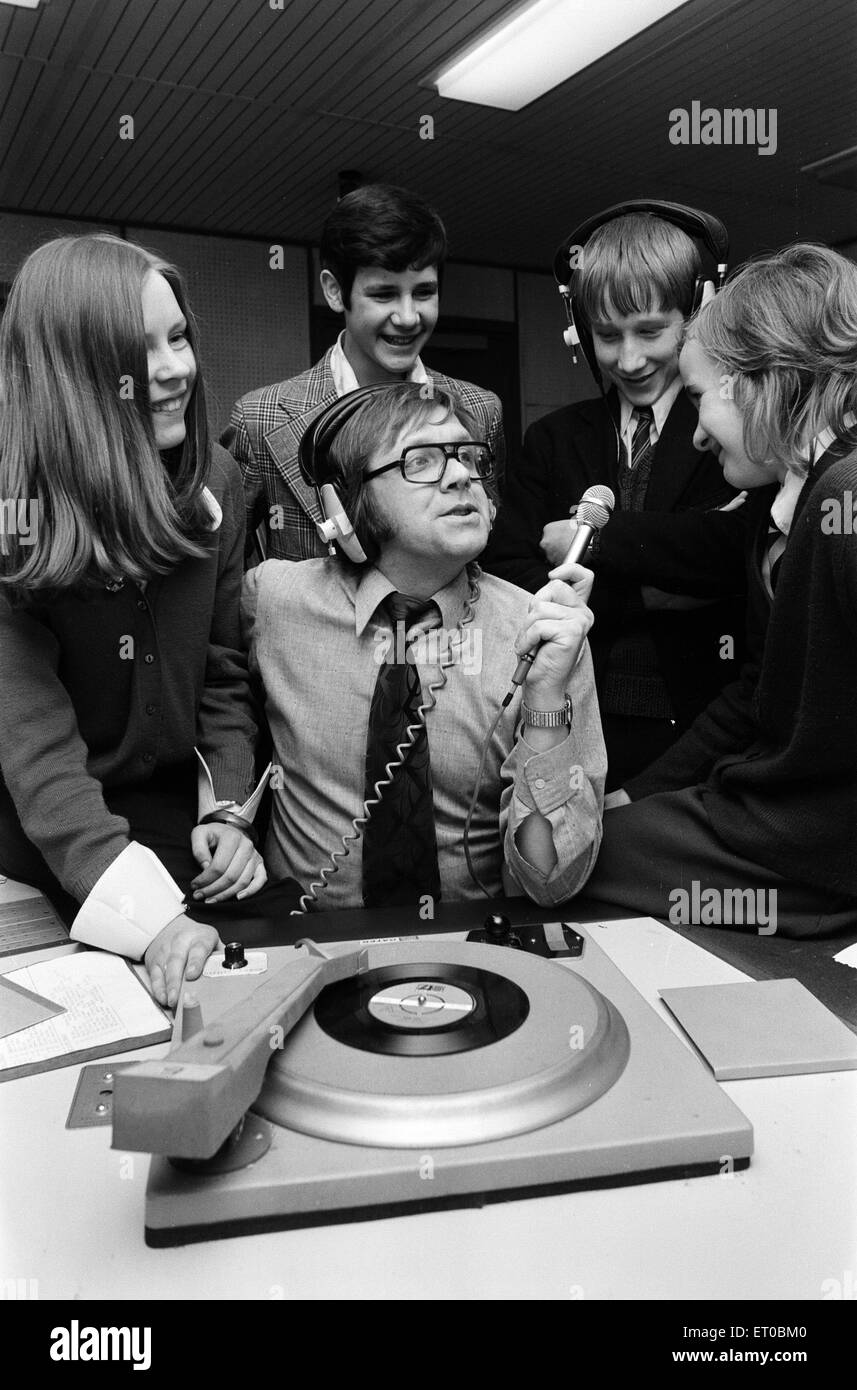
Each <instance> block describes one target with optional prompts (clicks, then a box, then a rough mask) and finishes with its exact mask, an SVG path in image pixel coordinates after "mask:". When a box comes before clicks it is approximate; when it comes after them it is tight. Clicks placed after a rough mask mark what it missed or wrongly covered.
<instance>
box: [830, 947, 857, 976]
mask: <svg viewBox="0 0 857 1390" xmlns="http://www.w3.org/2000/svg"><path fill="white" fill-rule="evenodd" d="M833 959H834V960H838V961H839V964H840V965H850V966H851V969H852V970H857V941H855V942H853V943H852V945H850V946H846V947H845V950H844V951H840V952H839V953H838V954H837V955H835V956H834V957H833Z"/></svg>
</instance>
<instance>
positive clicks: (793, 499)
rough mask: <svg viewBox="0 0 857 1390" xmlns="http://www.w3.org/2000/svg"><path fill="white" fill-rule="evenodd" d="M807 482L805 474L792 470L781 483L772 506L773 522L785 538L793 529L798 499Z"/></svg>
mask: <svg viewBox="0 0 857 1390" xmlns="http://www.w3.org/2000/svg"><path fill="white" fill-rule="evenodd" d="M805 482H806V474H805V473H796V472H795V471H794V469H792V468H790V469H789V471H788V473H787V474H786V476H785V477H784V478H783V481H782V482H781V483H780V490H779V492H778V493H777V495H776V497H775V498H774V500H773V502H772V504H771V521H772V522H773V523H774V525H775V526H776V527H777V529H778V530H779V531H782V533H783V535H784V536H787V535H788V534H789V532H790V531H791V529H792V522H793V520H794V514H795V507H796V506H797V499H798V498H799V497H800V495H801V493H802V491H803V485H804V483H805Z"/></svg>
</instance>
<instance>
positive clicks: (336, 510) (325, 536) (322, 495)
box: [298, 382, 390, 565]
mask: <svg viewBox="0 0 857 1390" xmlns="http://www.w3.org/2000/svg"><path fill="white" fill-rule="evenodd" d="M389 389H390V387H389V384H388V383H387V382H374V383H373V384H372V385H371V386H361V387H358V389H357V390H356V391H349V392H348V393H347V395H345V396H340V397H339V398H338V399H337V400H335V401H332V402H331V403H330V405H328V406H326V407H325V409H324V410H322V411H321V412H320V413H319V414H318V415H317V416H316V417H315V419H314V420H312V421H311V422H310V424H309V425H308V426H307V428H306V430H305V431H304V434H303V437H302V439H301V442H300V445H299V446H298V467H299V469H300V471H301V477H302V478H303V480H304V482H305V483H307V485H308V486H309V487H311V488H315V491H316V493H317V494H318V501H319V507H320V509H321V514H322V517H323V520H322V521H317V522H316V523H315V527H316V530H317V532H318V535H319V539H320V540H322V541H323V542H324V544H325V545H337V546H339V548H340V550H342V552H343V553H344V554H345V555H347V556H348V558H349V559H350V560H353V561H354V562H355V564H358V565H363V564H365V563H366V561H367V558H368V557H367V555H366V552H365V551H364V549H363V547H362V545H361V544H360V542H359V540H358V539H357V536H356V534H355V531H354V527H353V526H352V524H351V521H350V519H349V517H348V515H347V514H346V511H345V508H344V507H343V505H342V499H341V497H340V496H339V493H338V492H337V489H336V484H337V483H340V482H342V481H343V480H342V475H341V472H340V469H339V466H338V465H337V464H334V463H333V462H332V460H331V458H330V447H331V445H332V443H333V441H334V439H335V438H336V436H337V435H338V434H339V431H340V430H341V429H342V427H343V426H344V425H345V424H346V423H347V422H348V421H349V420H350V419H351V418H352V416H354V415H356V414H357V412H358V410H360V409H361V408H362V407H363V405H364V404H365V403H366V402H367V401H369V400H372V399H373V398H374V397H376V396H378V395H380V394H381V393H382V392H384V391H389Z"/></svg>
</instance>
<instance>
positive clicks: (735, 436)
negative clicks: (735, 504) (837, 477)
mask: <svg viewBox="0 0 857 1390" xmlns="http://www.w3.org/2000/svg"><path fill="white" fill-rule="evenodd" d="M679 366H680V368H681V377H682V381H683V382H684V388H685V391H686V392H687V394H688V396H689V397H690V399H691V400H692V401H693V403H694V405H695V406H696V408H697V410H698V411H699V423H698V425H697V427H696V430H695V431H694V435H693V443H694V446H695V447H696V448H697V449H699V450H700V451H701V452H704V451H705V450H706V449H709V450H710V451H711V452H712V453H713V454H714V455H715V457H716V458H717V462H718V463H719V464H720V467H721V468H722V469H723V476H724V478H725V479H726V481H727V483H731V484H732V486H733V487H736V488H750V487H764V486H765V485H766V484H767V483H772V482H774V481H776V479H777V477H779V476H780V474H779V473H778V471H777V469H776V468H775V466H774V465H773V464H770V465H764V464H758V463H754V462H753V461H752V459H750V458H748V456H747V450H746V446H745V444H744V418H743V416H742V414H741V411H740V408H739V407H738V405H737V404H736V402H735V401H734V400H733V398H732V389H731V387H732V382H731V378H730V376H729V374H728V373H726V372H724V370H723V368H722V367H721V366H720V365H719V364H718V363H717V362H715V361H714V359H713V358H711V357H709V355H708V353H707V352H706V351H705V349H704V348H703V347H701V346H700V344H699V343H698V342H697V340H696V339H695V338H690V339H688V341H687V342H686V343H685V345H684V347H683V348H682V350H681V357H680V359H679Z"/></svg>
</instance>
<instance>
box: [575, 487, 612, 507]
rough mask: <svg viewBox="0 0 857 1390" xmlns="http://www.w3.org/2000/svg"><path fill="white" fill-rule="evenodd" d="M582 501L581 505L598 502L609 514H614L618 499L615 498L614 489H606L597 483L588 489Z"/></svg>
mask: <svg viewBox="0 0 857 1390" xmlns="http://www.w3.org/2000/svg"><path fill="white" fill-rule="evenodd" d="M580 501H581V503H583V502H596V503H598V505H599V506H602V507H606V508H607V510H608V512H612V510H613V508H614V507H615V506H616V498H615V497H614V496H613V489H612V488H609V487H604V486H602V484H601V483H595V484H594V486H592V487H588V488H587V489H586V491H585V492H584V494H583V496H582V497H581V499H580ZM578 510H579V508H578Z"/></svg>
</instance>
